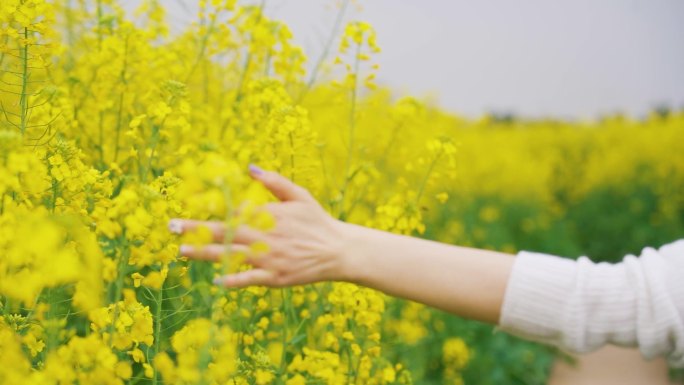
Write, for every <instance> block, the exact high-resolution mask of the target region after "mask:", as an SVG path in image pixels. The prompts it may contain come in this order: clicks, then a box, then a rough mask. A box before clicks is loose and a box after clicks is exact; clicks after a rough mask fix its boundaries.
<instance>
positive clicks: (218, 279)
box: [212, 277, 223, 285]
mask: <svg viewBox="0 0 684 385" xmlns="http://www.w3.org/2000/svg"><path fill="white" fill-rule="evenodd" d="M212 282H213V283H214V285H222V284H223V277H216V278H214V280H213V281H212Z"/></svg>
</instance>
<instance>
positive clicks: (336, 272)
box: [169, 166, 346, 287]
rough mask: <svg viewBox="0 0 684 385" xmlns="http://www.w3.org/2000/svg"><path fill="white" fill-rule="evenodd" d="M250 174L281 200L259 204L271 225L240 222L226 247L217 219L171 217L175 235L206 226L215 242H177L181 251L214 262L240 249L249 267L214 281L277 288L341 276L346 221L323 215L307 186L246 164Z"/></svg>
mask: <svg viewBox="0 0 684 385" xmlns="http://www.w3.org/2000/svg"><path fill="white" fill-rule="evenodd" d="M250 175H251V176H252V177H253V178H254V179H256V180H258V181H260V182H261V183H263V184H264V186H265V187H266V188H267V189H269V190H270V191H271V192H272V193H273V195H275V196H276V197H277V198H278V199H279V200H280V202H278V203H269V204H267V205H265V206H264V207H263V209H264V210H266V211H268V212H269V213H270V214H271V215H272V216H273V217H274V219H275V222H276V224H275V227H274V228H272V229H271V230H268V231H259V230H256V229H253V228H250V227H247V226H244V225H243V226H239V227H238V228H237V229H236V230H235V233H234V236H233V239H232V245H230V246H225V245H224V235H225V230H226V229H225V225H224V224H223V223H222V222H211V221H209V222H205V221H194V220H184V219H172V220H171V221H170V222H169V229H170V230H171V231H173V232H176V233H179V234H180V233H183V232H186V231H191V230H193V229H195V228H197V227H199V226H206V227H208V228H209V229H210V230H211V231H212V234H213V240H214V242H216V243H214V244H210V245H207V246H205V247H201V248H195V247H193V246H190V245H181V248H180V251H181V254H182V255H184V256H187V257H188V258H192V259H197V260H206V261H219V260H220V259H221V257H222V256H224V255H226V254H228V255H230V254H231V253H236V252H240V253H244V254H245V256H246V257H245V261H246V262H247V263H249V264H251V265H252V266H254V268H253V269H251V270H248V271H244V272H241V273H237V274H230V275H225V276H222V277H219V278H217V279H216V280H215V283H216V284H220V285H223V286H226V287H244V286H250V285H263V286H271V287H282V286H291V285H301V284H306V283H312V282H317V281H324V280H343V279H345V274H344V263H343V253H342V251H343V249H344V247H345V241H344V239H345V226H346V225H345V224H344V223H343V222H341V221H338V220H336V219H334V218H333V217H331V216H330V215H328V213H326V212H325V210H324V209H323V208H322V207H321V205H320V204H318V202H317V201H316V200H315V199H314V198H313V196H311V194H310V193H309V192H308V191H307V190H306V189H304V188H303V187H301V186H298V185H296V184H294V183H293V182H291V181H290V180H289V179H287V178H285V177H283V176H282V175H280V174H278V173H276V172H272V171H264V170H262V169H260V168H258V167H256V166H250ZM255 242H263V243H265V244H267V245H268V251H266V252H262V253H259V254H258V255H255V254H253V253H252V252H251V248H250V247H249V245H251V244H253V243H255ZM226 248H228V249H229V250H226Z"/></svg>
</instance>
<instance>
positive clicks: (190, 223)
mask: <svg viewBox="0 0 684 385" xmlns="http://www.w3.org/2000/svg"><path fill="white" fill-rule="evenodd" d="M201 227H206V228H208V229H209V230H210V231H211V235H212V238H213V240H214V241H215V242H223V238H224V237H225V234H226V225H225V224H224V223H223V222H219V221H198V220H194V219H180V218H174V219H171V220H170V221H169V231H171V232H172V233H174V234H185V233H187V232H190V231H195V230H197V229H198V228H201Z"/></svg>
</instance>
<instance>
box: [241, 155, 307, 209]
mask: <svg viewBox="0 0 684 385" xmlns="http://www.w3.org/2000/svg"><path fill="white" fill-rule="evenodd" d="M249 174H250V175H251V176H252V178H254V179H256V180H258V181H260V182H261V183H263V184H264V186H265V187H266V188H267V189H268V190H269V191H271V192H272V193H273V195H275V196H276V198H278V199H279V200H281V201H302V202H309V201H314V202H315V199H314V198H313V197H312V196H311V194H309V192H308V191H307V190H306V189H305V188H304V187H301V186H299V185H297V184H295V183H294V182H292V181H291V180H289V179H287V178H285V177H284V176H282V175H280V174H278V173H277V172H275V171H265V170H262V169H261V168H260V167H258V166H256V165H253V164H250V165H249Z"/></svg>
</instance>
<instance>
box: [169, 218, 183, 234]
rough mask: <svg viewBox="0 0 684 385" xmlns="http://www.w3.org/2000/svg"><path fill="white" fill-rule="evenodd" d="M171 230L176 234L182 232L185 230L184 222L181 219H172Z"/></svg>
mask: <svg viewBox="0 0 684 385" xmlns="http://www.w3.org/2000/svg"><path fill="white" fill-rule="evenodd" d="M169 231H170V232H172V233H174V234H181V233H182V232H183V222H182V221H181V220H180V219H172V220H170V221H169Z"/></svg>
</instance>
